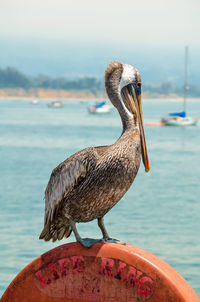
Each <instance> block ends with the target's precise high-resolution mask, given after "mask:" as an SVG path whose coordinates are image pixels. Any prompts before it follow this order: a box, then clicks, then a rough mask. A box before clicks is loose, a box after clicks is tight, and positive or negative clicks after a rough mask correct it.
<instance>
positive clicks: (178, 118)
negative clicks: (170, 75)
mask: <svg viewBox="0 0 200 302" xmlns="http://www.w3.org/2000/svg"><path fill="white" fill-rule="evenodd" d="M187 77H188V46H186V47H185V72H184V99H183V111H182V112H173V113H169V114H168V116H167V117H166V118H162V119H161V123H162V124H164V126H180V127H182V126H183V127H184V126H196V125H197V120H195V119H193V118H192V117H189V116H187V115H186V100H187V89H188V86H187Z"/></svg>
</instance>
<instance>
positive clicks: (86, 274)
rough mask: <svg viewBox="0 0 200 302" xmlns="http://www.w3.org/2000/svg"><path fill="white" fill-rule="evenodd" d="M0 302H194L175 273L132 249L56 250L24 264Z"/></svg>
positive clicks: (70, 247)
mask: <svg viewBox="0 0 200 302" xmlns="http://www.w3.org/2000/svg"><path fill="white" fill-rule="evenodd" d="M1 301H2V302H19V301H20V302H25V301H26V302H64V301H65V302H66V301H70V302H87V301H94V302H129V301H131V302H143V301H148V302H199V298H198V296H197V295H196V293H195V292H194V290H193V289H192V288H191V286H190V285H189V284H188V283H187V281H185V280H184V279H183V278H182V277H181V275H180V274H179V273H177V272H176V271H175V270H174V269H173V268H172V267H171V266H169V265H168V264H167V263H166V262H164V261H163V260H161V259H160V258H158V257H156V256H154V255H152V254H151V253H149V252H147V251H145V250H142V249H140V248H138V247H135V246H131V245H120V244H114V243H96V244H95V245H93V246H92V247H91V248H85V247H83V246H82V245H81V244H80V243H69V244H64V245H62V246H59V247H57V248H55V249H53V250H50V251H48V252H47V253H45V254H43V255H41V256H40V257H38V258H36V259H35V260H34V261H33V262H31V263H30V264H28V265H27V266H26V267H25V268H24V269H23V270H22V271H21V272H20V273H19V274H18V275H17V276H16V278H15V279H14V280H13V281H12V282H11V284H10V285H9V287H8V288H7V290H6V291H5V293H4V294H3V296H2V299H1Z"/></svg>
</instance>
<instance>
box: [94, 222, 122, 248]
mask: <svg viewBox="0 0 200 302" xmlns="http://www.w3.org/2000/svg"><path fill="white" fill-rule="evenodd" d="M98 226H99V227H100V229H101V232H102V235H103V241H104V242H110V243H118V244H126V243H124V242H122V241H120V240H118V239H114V238H110V236H109V235H108V233H107V231H106V228H105V225H104V218H103V217H101V218H98Z"/></svg>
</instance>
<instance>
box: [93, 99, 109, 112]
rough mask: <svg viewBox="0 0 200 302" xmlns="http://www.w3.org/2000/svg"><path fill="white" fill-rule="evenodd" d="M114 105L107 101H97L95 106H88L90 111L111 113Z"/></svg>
mask: <svg viewBox="0 0 200 302" xmlns="http://www.w3.org/2000/svg"><path fill="white" fill-rule="evenodd" d="M112 108H113V106H111V105H107V104H106V102H105V101H103V102H100V103H96V104H95V105H93V106H90V107H88V110H89V112H90V113H109V112H110V111H111V110H112Z"/></svg>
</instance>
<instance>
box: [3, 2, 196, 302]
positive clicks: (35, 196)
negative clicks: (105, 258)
mask: <svg viewBox="0 0 200 302" xmlns="http://www.w3.org/2000/svg"><path fill="white" fill-rule="evenodd" d="M199 15H200V3H199V1H198V0H173V1H172V0H167V1H165V0H152V1H148V0H141V1H135V0H132V1H129V0H124V1H122V2H117V1H114V0H110V1H105V0H101V1H94V0H93V1H92V0H85V1H77V0H73V1H72V0H56V1H55V0H48V1H47V0H43V1H39V0H34V1H33V0H29V1H25V0H1V1H0V41H1V43H0V45H1V49H0V171H1V172H0V183H1V187H0V205H1V214H0V215H1V219H0V230H1V231H0V236H1V248H0V294H2V293H3V292H4V291H5V289H6V288H7V286H8V285H9V283H10V282H11V281H12V279H13V278H14V276H15V275H16V274H17V273H18V272H19V271H20V270H21V269H22V268H23V267H24V266H25V265H27V264H28V263H29V262H30V261H32V260H33V259H34V258H36V257H37V256H38V255H40V254H41V253H43V252H45V251H47V250H49V249H51V248H54V247H55V246H57V245H58V244H61V243H66V242H69V241H74V237H73V236H71V237H70V239H68V240H63V241H62V242H58V243H54V244H53V243H51V242H49V243H45V242H42V241H39V239H38V236H39V234H40V232H41V230H42V226H43V215H44V200H43V197H44V190H45V187H46V185H47V182H48V179H49V176H50V173H51V171H52V169H53V168H54V167H56V165H58V164H59V163H60V162H61V161H63V160H64V159H65V158H66V157H68V156H69V155H71V154H73V153H74V152H76V151H78V150H80V149H82V148H85V147H88V146H96V145H105V144H112V143H113V142H114V141H115V140H116V139H117V138H118V137H119V136H120V133H121V121H120V118H119V116H118V113H117V112H116V110H114V109H112V110H108V114H91V110H90V109H91V107H94V106H95V104H96V102H97V101H104V100H106V101H107V99H106V96H105V90H104V83H103V82H104V80H103V76H104V70H105V67H106V65H107V64H108V63H109V62H110V61H115V60H116V61H120V62H123V63H128V64H132V65H133V66H135V67H136V68H137V69H138V70H139V71H140V73H141V75H142V79H143V111H144V121H145V125H146V127H145V132H146V139H147V147H148V151H149V160H150V166H151V171H150V173H149V174H147V175H146V174H145V173H144V167H143V165H141V168H140V170H139V173H138V176H137V177H136V180H135V182H134V184H133V186H132V187H131V189H130V190H129V191H128V193H127V194H126V195H125V196H124V198H123V199H122V200H121V201H120V202H119V204H118V205H117V206H116V207H114V208H113V209H112V211H110V212H109V213H108V215H106V218H105V220H106V225H107V226H108V230H109V233H110V234H111V235H112V236H113V237H117V238H119V239H121V240H123V241H126V242H127V243H130V244H133V245H136V246H139V247H141V248H144V249H146V250H148V251H150V252H152V253H154V254H156V255H157V256H159V257H161V258H162V259H163V260H165V261H167V262H168V263H169V264H170V265H172V266H173V267H174V268H175V269H176V270H177V271H178V272H180V273H181V275H182V276H183V277H184V278H185V279H186V280H188V282H189V283H190V285H191V286H192V287H193V288H194V290H195V291H196V293H197V294H198V295H199V296H200V283H199V279H200V240H199V230H200V220H199V211H200V203H199V195H200V187H199V179H200V168H199V160H200V143H199V142H200V128H199V117H200V68H199V67H200V56H199V53H200V40H199V39H198V36H199V33H198V31H199V28H200V19H199ZM186 46H188V48H187V49H188V57H187V65H186V63H185V47H186ZM186 68H187V83H185V80H186V77H185V75H186V74H185V69H186ZM184 88H185V94H186V96H187V100H186V103H185V104H187V105H186V109H187V114H188V115H189V116H191V117H192V118H193V120H195V121H196V124H195V127H161V126H162V124H161V118H162V117H164V116H166V115H167V114H168V113H169V112H176V111H182V110H183V109H184V102H183V95H184ZM52 102H54V103H52ZM55 102H56V104H55ZM57 104H58V105H57ZM107 104H109V102H107ZM56 107H58V108H56ZM55 108H56V109H55ZM104 113H105V112H104ZM119 224H120V227H119ZM78 228H79V230H80V233H81V235H83V237H89V236H91V237H94V238H95V237H99V236H100V234H99V230H98V227H97V225H96V222H95V221H94V222H91V223H88V224H80V225H79V226H78Z"/></svg>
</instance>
